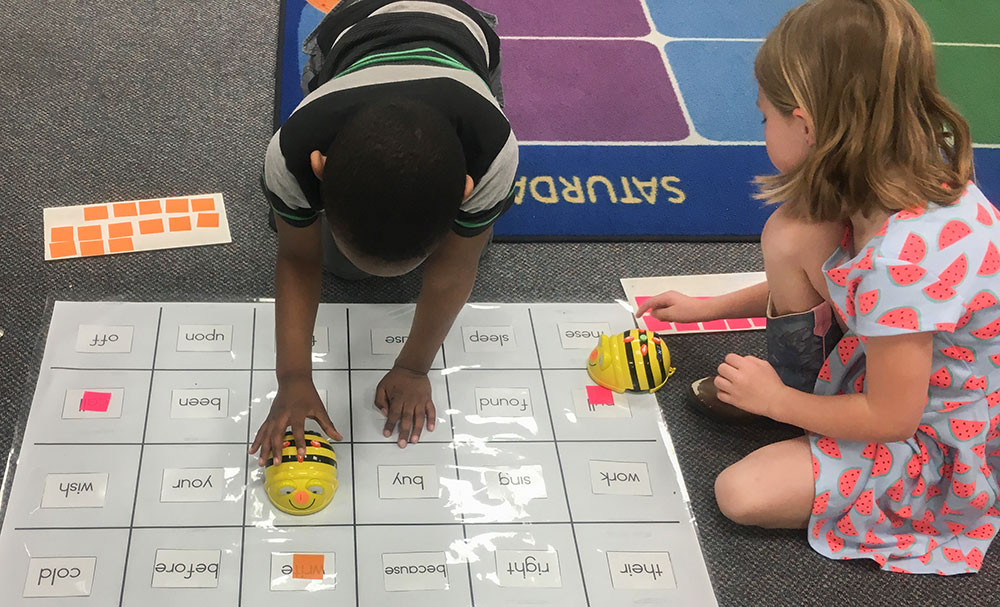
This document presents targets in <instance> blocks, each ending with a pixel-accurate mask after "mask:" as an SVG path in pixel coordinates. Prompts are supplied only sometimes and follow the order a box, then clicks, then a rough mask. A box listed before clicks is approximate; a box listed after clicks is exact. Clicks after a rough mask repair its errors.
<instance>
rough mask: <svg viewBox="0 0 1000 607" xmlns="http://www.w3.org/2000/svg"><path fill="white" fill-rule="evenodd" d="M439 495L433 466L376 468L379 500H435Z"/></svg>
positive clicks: (435, 471)
mask: <svg viewBox="0 0 1000 607" xmlns="http://www.w3.org/2000/svg"><path fill="white" fill-rule="evenodd" d="M440 494H441V491H440V487H439V485H438V473H437V468H436V467H435V466H379V467H378V496H379V497H380V498H381V499H384V500H397V499H437V498H438V497H440V496H441V495H440Z"/></svg>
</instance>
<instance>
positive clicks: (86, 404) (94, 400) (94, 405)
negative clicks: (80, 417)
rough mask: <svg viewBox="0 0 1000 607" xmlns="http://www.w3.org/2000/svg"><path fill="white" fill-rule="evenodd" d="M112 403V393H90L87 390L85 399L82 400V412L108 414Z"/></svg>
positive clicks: (84, 393)
mask: <svg viewBox="0 0 1000 607" xmlns="http://www.w3.org/2000/svg"><path fill="white" fill-rule="evenodd" d="M110 403H111V393H110V392H89V391H86V390H85V391H84V392H83V398H81V399H80V411H94V412H96V413H106V412H107V410H108V405H109V404H110Z"/></svg>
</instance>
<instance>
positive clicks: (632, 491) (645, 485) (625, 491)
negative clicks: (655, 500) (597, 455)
mask: <svg viewBox="0 0 1000 607" xmlns="http://www.w3.org/2000/svg"><path fill="white" fill-rule="evenodd" d="M590 485H591V487H592V488H593V490H594V493H596V494H598V495H653V489H652V487H651V486H650V484H649V466H647V465H646V462H602V461H594V460H591V462H590Z"/></svg>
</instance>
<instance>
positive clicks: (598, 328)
mask: <svg viewBox="0 0 1000 607" xmlns="http://www.w3.org/2000/svg"><path fill="white" fill-rule="evenodd" d="M602 333H603V334H604V335H611V325H609V324H608V323H606V322H561V323H559V341H560V342H561V343H562V347H563V350H590V349H591V348H594V347H596V346H597V344H598V342H599V341H600V339H601V334H602Z"/></svg>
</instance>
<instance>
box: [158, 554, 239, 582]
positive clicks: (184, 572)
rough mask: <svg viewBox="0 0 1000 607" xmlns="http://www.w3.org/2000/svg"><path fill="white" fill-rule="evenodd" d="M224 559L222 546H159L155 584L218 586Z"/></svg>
mask: <svg viewBox="0 0 1000 607" xmlns="http://www.w3.org/2000/svg"><path fill="white" fill-rule="evenodd" d="M221 559H222V551H221V550H164V549H160V550H157V551H156V558H155V559H154V562H153V588H215V587H217V586H218V585H219V561H220V560H221Z"/></svg>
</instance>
